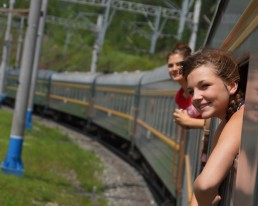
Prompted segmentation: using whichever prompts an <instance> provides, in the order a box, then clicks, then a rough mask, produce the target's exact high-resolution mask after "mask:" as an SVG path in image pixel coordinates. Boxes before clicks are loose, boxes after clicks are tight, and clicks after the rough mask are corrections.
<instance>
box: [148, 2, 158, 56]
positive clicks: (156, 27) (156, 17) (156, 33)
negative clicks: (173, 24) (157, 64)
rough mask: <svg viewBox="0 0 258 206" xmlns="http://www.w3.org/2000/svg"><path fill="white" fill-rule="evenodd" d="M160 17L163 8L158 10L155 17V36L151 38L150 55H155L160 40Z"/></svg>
mask: <svg viewBox="0 0 258 206" xmlns="http://www.w3.org/2000/svg"><path fill="white" fill-rule="evenodd" d="M160 16H161V7H158V8H157V14H156V16H155V22H154V28H153V34H152V37H151V47H150V51H149V53H150V55H153V54H154V53H155V48H156V43H157V39H158V38H159V22H160Z"/></svg>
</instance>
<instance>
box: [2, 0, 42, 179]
mask: <svg viewBox="0 0 258 206" xmlns="http://www.w3.org/2000/svg"><path fill="white" fill-rule="evenodd" d="M41 3H42V0H33V1H30V11H29V18H28V27H27V31H26V37H25V44H24V49H23V55H22V63H21V73H20V77H19V82H20V84H19V86H18V91H17V94H16V101H15V108H14V116H13V122H12V129H11V136H10V141H9V148H8V152H7V155H6V157H5V159H4V161H3V162H2V165H1V168H2V171H3V172H4V173H8V174H13V175H17V176H22V175H23V163H22V160H21V154H22V144H23V135H24V130H25V117H26V110H27V104H28V96H29V87H30V81H31V73H32V72H31V70H32V63H33V57H34V53H35V42H36V36H37V27H38V21H39V15H40V8H41Z"/></svg>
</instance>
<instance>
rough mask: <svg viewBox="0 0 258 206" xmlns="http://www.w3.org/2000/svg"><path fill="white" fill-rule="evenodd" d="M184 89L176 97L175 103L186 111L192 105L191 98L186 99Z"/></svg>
mask: <svg viewBox="0 0 258 206" xmlns="http://www.w3.org/2000/svg"><path fill="white" fill-rule="evenodd" d="M184 92H185V91H184V89H183V88H182V87H181V88H180V89H179V90H178V92H177V93H176V96H175V102H176V103H177V105H178V107H179V108H180V109H186V108H187V107H189V106H190V105H192V101H191V97H190V96H188V97H184V95H183V94H184Z"/></svg>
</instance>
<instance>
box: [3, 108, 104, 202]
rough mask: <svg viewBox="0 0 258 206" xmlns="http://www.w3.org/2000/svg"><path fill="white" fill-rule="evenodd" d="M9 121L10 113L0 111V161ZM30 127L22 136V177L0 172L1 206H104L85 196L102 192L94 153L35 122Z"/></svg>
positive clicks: (6, 138) (4, 150) (6, 145)
mask: <svg viewBox="0 0 258 206" xmlns="http://www.w3.org/2000/svg"><path fill="white" fill-rule="evenodd" d="M11 119H12V113H11V112H8V111H3V110H0V131H1V133H0V159H1V160H0V161H2V160H3V159H4V158H5V155H6V154H7V148H8V145H9V137H10V128H11ZM33 127H34V128H33V131H26V133H25V135H24V142H23V151H22V161H23V164H24V175H23V177H17V176H13V175H7V174H3V173H2V172H0V205H1V206H25V205H26V206H30V205H44V206H45V205H56V206H58V205H62V206H76V205H78V206H88V205H89V206H90V205H103V206H104V205H107V204H106V202H105V200H103V199H98V200H95V201H96V202H95V203H94V200H91V199H90V198H89V197H88V196H87V195H86V194H87V193H91V192H92V191H93V188H97V191H96V192H97V193H99V192H100V193H101V188H102V186H101V182H100V180H99V179H98V175H99V174H101V172H102V169H103V168H102V164H101V162H100V160H99V159H98V158H97V157H96V156H95V155H94V153H92V152H89V151H85V150H83V149H81V148H79V146H77V145H75V144H72V142H71V141H70V140H69V138H68V137H67V136H66V135H64V134H62V133H61V132H60V131H58V130H57V129H50V128H47V127H46V126H44V125H42V124H40V123H37V122H33ZM97 201H98V202H97Z"/></svg>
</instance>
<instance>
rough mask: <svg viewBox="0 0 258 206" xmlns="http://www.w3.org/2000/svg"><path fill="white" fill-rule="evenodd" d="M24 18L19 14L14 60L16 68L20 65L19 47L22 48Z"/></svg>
mask: <svg viewBox="0 0 258 206" xmlns="http://www.w3.org/2000/svg"><path fill="white" fill-rule="evenodd" d="M24 19H25V17H24V16H21V23H20V32H19V40H18V46H17V51H16V62H15V67H16V68H19V67H20V60H21V49H22V42H23V28H24Z"/></svg>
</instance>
